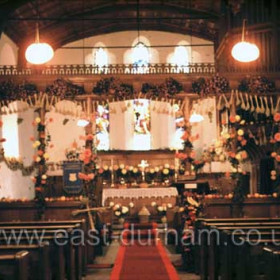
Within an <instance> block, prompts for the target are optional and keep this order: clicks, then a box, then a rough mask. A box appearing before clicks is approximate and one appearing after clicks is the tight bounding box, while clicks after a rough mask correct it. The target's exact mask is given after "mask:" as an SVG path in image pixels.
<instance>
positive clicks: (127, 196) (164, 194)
mask: <svg viewBox="0 0 280 280" xmlns="http://www.w3.org/2000/svg"><path fill="white" fill-rule="evenodd" d="M177 196H178V191H177V189H176V188H174V187H164V188H129V189H104V190H103V193H102V205H103V206H108V205H109V203H110V202H111V201H113V202H114V203H120V204H123V205H126V206H127V205H128V203H129V202H133V203H134V204H135V206H136V207H137V206H138V207H140V206H143V205H146V206H148V205H150V204H151V203H152V202H156V203H157V204H158V205H161V204H163V203H171V204H172V205H173V206H174V205H175V204H176V198H177Z"/></svg>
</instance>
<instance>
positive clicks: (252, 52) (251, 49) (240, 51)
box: [231, 19, 260, 63]
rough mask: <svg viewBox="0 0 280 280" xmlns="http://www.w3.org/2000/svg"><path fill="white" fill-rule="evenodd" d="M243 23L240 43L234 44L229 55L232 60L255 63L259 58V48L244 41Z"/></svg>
mask: <svg viewBox="0 0 280 280" xmlns="http://www.w3.org/2000/svg"><path fill="white" fill-rule="evenodd" d="M245 22H246V20H245V19H244V20H243V27H242V37H241V42H238V43H237V44H235V45H234V46H233V48H232V50H231V55H232V56H233V58H234V59H235V60H237V61H240V62H245V63H246V62H251V61H255V60H256V59H258V58H259V56H260V51H259V48H258V47H257V46H256V45H255V44H252V43H249V42H247V41H245V40H244V37H245Z"/></svg>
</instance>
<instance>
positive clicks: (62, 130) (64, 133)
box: [46, 101, 85, 163]
mask: <svg viewBox="0 0 280 280" xmlns="http://www.w3.org/2000/svg"><path fill="white" fill-rule="evenodd" d="M65 102H69V101H61V102H60V103H65ZM49 118H52V119H53V120H54V121H53V122H51V123H47V126H46V131H48V133H49V134H50V136H51V143H52V144H53V148H49V147H47V153H48V154H49V156H50V159H49V162H55V163H56V162H60V161H63V160H66V156H65V151H66V149H70V148H72V143H73V142H74V141H76V142H77V144H78V147H83V146H84V145H85V141H84V140H81V139H80V136H83V135H85V128H83V127H79V126H77V121H78V119H79V118H76V117H73V116H69V115H64V114H60V113H57V112H56V111H55V110H54V109H53V110H52V111H50V112H48V113H47V114H46V119H49ZM65 119H67V120H68V121H67V123H66V124H65V125H64V124H63V122H64V120H65Z"/></svg>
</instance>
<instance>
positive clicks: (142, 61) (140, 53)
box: [132, 42, 150, 66]
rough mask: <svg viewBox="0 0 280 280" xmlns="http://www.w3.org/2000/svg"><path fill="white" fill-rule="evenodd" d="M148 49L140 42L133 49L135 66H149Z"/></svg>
mask: <svg viewBox="0 0 280 280" xmlns="http://www.w3.org/2000/svg"><path fill="white" fill-rule="evenodd" d="M149 57H150V55H149V51H148V48H147V47H146V46H145V45H144V44H143V43H141V42H139V43H138V44H137V45H136V46H135V47H134V49H133V53H132V58H133V64H134V65H136V66H147V65H148V63H149V61H150V58H149Z"/></svg>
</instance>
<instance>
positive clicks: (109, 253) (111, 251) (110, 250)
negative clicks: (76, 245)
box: [86, 241, 200, 280]
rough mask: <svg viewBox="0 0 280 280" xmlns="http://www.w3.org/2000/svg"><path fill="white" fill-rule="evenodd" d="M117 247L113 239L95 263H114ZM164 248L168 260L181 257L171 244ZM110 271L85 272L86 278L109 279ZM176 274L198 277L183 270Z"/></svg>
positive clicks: (186, 278)
mask: <svg viewBox="0 0 280 280" xmlns="http://www.w3.org/2000/svg"><path fill="white" fill-rule="evenodd" d="M118 249H119V243H118V241H113V242H112V243H111V244H110V246H108V247H107V248H105V249H104V254H103V256H100V257H97V258H96V263H99V264H109V263H114V261H115V259H116V256H117V252H118ZM166 250H167V254H168V256H169V257H170V260H171V261H172V262H175V261H177V260H179V259H180V258H181V255H179V254H176V253H175V252H174V248H173V246H168V248H166ZM111 271H112V269H93V270H90V271H88V273H87V277H86V280H109V279H110V274H111ZM178 274H179V276H180V279H181V280H198V279H200V278H199V276H197V275H195V274H190V273H187V272H184V271H178ZM120 280H121V279H120ZM131 280H133V279H131ZM155 280H156V279H155Z"/></svg>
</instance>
